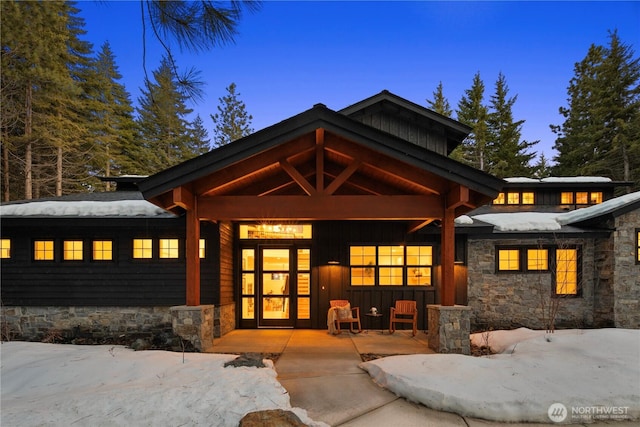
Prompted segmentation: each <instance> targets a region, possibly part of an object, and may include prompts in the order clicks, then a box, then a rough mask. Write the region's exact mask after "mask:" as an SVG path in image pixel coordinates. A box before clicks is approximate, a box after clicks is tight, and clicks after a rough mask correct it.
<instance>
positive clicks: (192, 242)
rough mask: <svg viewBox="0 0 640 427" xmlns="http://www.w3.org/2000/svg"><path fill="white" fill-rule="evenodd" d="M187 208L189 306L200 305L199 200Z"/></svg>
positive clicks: (192, 201) (186, 245)
mask: <svg viewBox="0 0 640 427" xmlns="http://www.w3.org/2000/svg"><path fill="white" fill-rule="evenodd" d="M188 205H189V206H191V208H190V209H188V210H187V214H186V222H187V224H186V225H187V232H186V243H185V252H186V253H185V256H186V258H187V259H186V261H187V262H186V282H187V283H186V303H187V305H188V306H196V305H200V218H199V217H198V209H197V208H198V200H197V199H196V198H193V199H192V200H191V201H190V203H188Z"/></svg>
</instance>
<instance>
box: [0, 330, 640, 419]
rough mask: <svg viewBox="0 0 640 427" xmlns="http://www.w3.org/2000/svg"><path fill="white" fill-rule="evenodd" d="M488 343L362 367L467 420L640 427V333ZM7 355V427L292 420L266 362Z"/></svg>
mask: <svg viewBox="0 0 640 427" xmlns="http://www.w3.org/2000/svg"><path fill="white" fill-rule="evenodd" d="M472 338H473V339H474V340H475V341H476V342H477V343H479V344H482V342H483V337H482V335H474V336H473V337H472ZM489 344H490V345H491V346H492V347H493V348H494V349H495V350H497V351H499V352H500V353H499V354H495V355H492V356H487V357H470V356H461V355H440V354H436V355H410V356H393V357H387V358H384V359H378V360H375V361H371V362H365V363H362V364H361V367H362V368H363V369H365V370H366V371H368V372H369V374H370V375H371V376H372V378H373V379H374V380H375V381H376V382H378V383H379V384H380V385H382V386H384V387H386V388H388V389H390V390H391V391H393V392H395V393H396V394H398V395H400V396H404V397H406V398H407V399H409V400H411V401H414V402H420V403H423V404H424V405H426V406H428V407H431V408H435V409H442V410H445V411H449V412H456V413H459V414H461V415H464V416H472V417H479V418H485V419H490V420H500V421H537V422H545V423H548V422H549V418H548V417H547V411H548V409H549V407H550V406H551V405H552V404H555V403H560V404H563V405H564V407H565V408H566V410H567V411H568V415H567V418H566V420H565V421H572V422H584V421H588V419H587V416H592V415H593V413H594V412H597V411H599V412H598V413H600V415H601V418H602V417H604V418H606V419H613V418H614V417H618V418H623V417H626V418H636V419H637V418H640V331H638V330H625V329H601V330H568V331H557V332H556V333H555V334H553V335H546V334H545V333H544V332H543V331H532V330H529V329H518V330H515V331H494V332H492V333H491V334H490V335H489ZM0 350H1V352H2V354H1V360H2V366H1V371H0V373H1V377H0V379H1V391H2V401H1V403H2V408H1V410H2V418H1V424H2V426H3V427H13V426H20V427H26V426H60V425H73V426H92V427H93V426H125V425H126V426H133V425H135V426H178V425H207V426H234V425H237V424H238V422H239V421H240V419H241V418H242V417H243V416H244V414H246V413H248V412H251V411H255V410H261V409H275V408H281V409H291V406H290V402H289V395H288V393H287V392H286V390H285V389H284V388H283V387H282V386H281V385H280V383H279V382H278V381H277V374H276V372H275V370H274V369H273V365H272V364H271V363H270V362H269V361H267V364H268V367H267V368H260V369H258V368H231V367H230V368H224V367H223V365H224V363H225V362H227V361H229V360H231V359H233V358H234V356H230V355H217V354H197V353H187V354H185V355H184V361H183V355H182V354H181V353H171V352H165V351H140V352H135V351H132V350H130V349H127V348H124V347H119V346H115V347H114V346H74V345H60V344H40V343H25V342H7V343H3V344H2V345H1V346H0ZM553 408H557V405H556V406H554V407H553ZM292 410H293V411H294V412H295V413H296V414H298V416H299V417H300V418H301V419H302V420H303V422H305V423H308V424H310V425H316V426H320V425H324V424H323V423H315V422H313V421H312V420H310V419H309V418H308V417H307V414H306V411H304V410H303V409H300V408H293V409H292ZM572 411H573V412H576V413H575V414H574V415H572ZM587 411H588V412H589V414H587V413H586V412H587ZM603 411H606V412H607V413H606V414H604V415H603ZM614 412H615V414H614ZM556 414H557V412H556ZM577 416H580V417H581V418H580V419H576V418H575V417H577ZM572 417H573V418H572Z"/></svg>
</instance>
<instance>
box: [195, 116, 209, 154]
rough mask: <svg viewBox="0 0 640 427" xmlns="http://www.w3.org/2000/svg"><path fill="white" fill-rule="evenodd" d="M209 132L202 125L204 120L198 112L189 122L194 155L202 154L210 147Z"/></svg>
mask: <svg viewBox="0 0 640 427" xmlns="http://www.w3.org/2000/svg"><path fill="white" fill-rule="evenodd" d="M210 142H211V140H210V139H209V133H208V132H207V130H206V129H205V127H204V122H203V121H202V118H201V117H200V115H199V114H198V115H197V116H196V118H195V119H194V120H193V122H192V123H191V149H190V151H191V152H193V153H195V154H196V155H200V154H204V153H206V152H208V151H209V150H210V149H211V146H210Z"/></svg>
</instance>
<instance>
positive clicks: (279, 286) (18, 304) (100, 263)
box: [0, 91, 640, 352]
mask: <svg viewBox="0 0 640 427" xmlns="http://www.w3.org/2000/svg"><path fill="white" fill-rule="evenodd" d="M469 131H470V129H469V128H468V127H466V126H465V125H462V124H460V123H458V122H456V121H454V120H452V119H449V118H447V117H444V116H441V115H439V114H437V113H435V112H433V111H430V110H428V109H425V108H423V107H421V106H419V105H417V104H414V103H412V102H410V101H407V100H405V99H403V98H400V97H398V96H396V95H394V94H391V93H389V92H387V91H383V92H381V93H379V94H377V95H374V96H372V97H370V98H367V99H365V100H363V101H361V102H358V103H356V104H354V105H352V106H350V107H347V108H345V109H343V110H340V111H333V110H331V109H329V108H327V107H326V106H324V105H322V104H317V105H315V106H313V107H312V108H311V109H309V110H307V111H305V112H302V113H300V114H298V115H296V116H294V117H291V118H289V119H287V120H284V121H282V122H280V123H277V124H275V125H273V126H271V127H268V128H266V129H263V130H261V131H258V132H256V133H254V134H252V135H250V136H247V137H245V138H243V139H241V140H238V141H235V142H233V143H231V144H229V145H227V146H223V147H220V148H218V149H216V150H213V151H211V152H209V153H207V154H204V155H202V156H199V157H197V158H195V159H192V160H189V161H186V162H184V163H182V164H180V165H177V166H174V167H172V168H169V169H167V170H165V171H162V172H160V173H158V174H156V175H153V176H151V177H148V178H141V177H123V178H117V179H114V178H111V179H112V180H116V181H119V182H118V183H117V185H118V189H119V190H121V191H115V192H111V193H100V194H91V193H89V194H81V195H73V196H65V197H62V198H56V199H55V200H37V201H31V202H15V203H8V204H3V205H2V207H1V208H0V209H1V210H0V214H1V215H2V224H1V226H2V241H1V244H2V246H1V248H0V249H1V254H2V281H3V283H2V304H3V306H2V313H3V328H4V329H5V331H9V330H10V331H12V332H11V333H14V334H19V335H22V336H25V337H35V336H38V335H42V334H43V333H45V332H46V331H47V330H48V329H52V328H56V329H60V330H83V331H89V332H90V333H92V334H98V335H99V334H116V333H118V334H126V333H132V332H134V331H153V332H157V331H166V330H173V331H176V333H178V334H179V335H181V336H183V337H184V336H187V338H188V339H190V340H191V341H192V342H195V343H196V347H199V348H201V349H203V350H206V348H207V345H208V344H207V343H209V342H212V340H213V336H220V335H224V334H225V333H227V332H229V331H230V330H233V329H236V328H263V327H292V328H326V319H327V317H326V315H327V308H328V307H329V301H330V300H332V299H348V300H349V301H351V303H352V305H354V306H359V307H361V309H362V310H363V311H367V310H368V309H369V308H370V307H374V306H375V307H377V308H378V309H380V310H381V312H383V313H388V310H389V308H390V307H391V306H392V305H393V303H394V301H395V300H398V299H411V300H415V301H417V303H418V307H419V320H418V327H419V328H420V329H427V328H428V329H429V334H430V335H429V338H430V345H431V343H432V342H433V343H434V345H435V347H434V348H436V349H438V350H439V351H452V352H454V351H455V352H467V351H468V348H467V349H465V348H460V342H464V341H468V340H465V339H464V336H465V334H468V332H469V330H470V328H471V325H474V326H476V327H481V326H483V325H488V326H492V327H498V326H500V325H507V326H519V325H530V326H534V325H540V321H539V318H540V315H541V313H540V312H538V311H536V310H537V306H538V305H539V302H537V301H536V300H535V298H534V297H533V296H530V295H528V292H530V291H528V290H524V291H523V290H521V289H519V288H520V287H522V286H527V285H529V281H530V279H531V277H533V274H531V272H530V271H529V270H528V267H527V266H528V264H523V263H524V262H525V260H528V258H527V257H528V256H529V252H526V251H528V250H529V249H533V248H540V251H539V252H538V253H537V254H538V258H536V259H538V261H536V262H539V263H540V266H541V265H542V263H543V261H542V258H543V257H544V254H546V256H547V269H546V270H544V269H542V267H539V268H538V269H537V270H536V277H537V278H539V279H540V281H541V282H543V285H542V286H547V294H548V295H551V292H552V291H553V290H554V289H558V288H557V287H556V288H553V286H556V285H555V284H556V283H557V277H558V274H557V273H556V270H555V267H554V266H556V265H557V264H558V260H559V259H560V258H557V259H556V258H553V259H552V258H551V257H552V256H559V255H558V254H559V253H560V254H563V253H564V254H575V255H576V256H577V257H578V258H577V259H576V261H575V262H574V264H575V265H576V267H575V270H576V272H575V275H576V277H577V278H578V279H577V283H578V284H576V285H575V286H574V287H575V292H574V291H573V289H572V292H574V294H575V295H573V300H572V301H573V302H571V303H568V304H567V307H568V308H567V310H568V311H570V312H571V314H566V315H565V314H560V315H559V316H558V321H559V322H561V323H562V324H565V323H571V322H573V321H575V320H576V319H578V318H579V319H580V321H581V322H583V323H582V324H583V325H585V326H599V325H616V326H625V327H638V326H639V325H638V323H637V317H634V316H637V314H636V313H637V312H638V310H637V305H638V293H639V291H638V282H637V280H638V279H637V276H638V274H637V273H638V269H639V268H640V267H639V265H638V259H639V258H638V257H639V254H638V250H639V247H637V244H638V243H639V242H640V240H638V229H640V221H638V216H637V210H638V207H639V206H638V200H637V199H634V198H631V200H629V201H627V203H624V204H622V205H618V204H616V205H615V207H613V208H611V209H605V210H598V211H592V213H591V214H590V215H587V216H586V217H585V216H580V215H578V216H576V217H574V218H569V219H567V218H564V219H562V218H560V217H561V216H562V215H570V213H566V214H565V213H562V211H563V210H565V209H566V210H571V209H575V208H578V207H582V206H585V208H584V209H580V211H587V210H588V209H591V208H588V207H586V206H587V205H588V204H590V203H592V202H593V203H597V205H600V206H605V207H606V206H608V205H607V204H608V203H609V202H611V201H613V200H616V198H613V194H614V190H615V188H616V187H617V186H619V185H622V183H612V182H609V181H607V182H604V181H602V182H597V183H596V184H597V185H595V186H594V183H593V182H587V183H579V182H561V181H556V182H555V183H552V182H537V181H536V182H523V181H524V180H515V181H508V182H505V181H503V180H501V179H497V178H495V177H493V176H490V175H488V174H486V173H484V172H481V171H478V170H476V169H474V168H471V167H468V166H465V165H463V164H460V163H458V162H456V161H454V160H452V159H450V158H449V157H447V156H448V155H449V154H450V153H451V151H452V150H453V149H454V148H455V147H456V146H457V145H458V144H460V143H461V141H462V140H463V139H464V138H465V137H466V135H467V134H468V132H469ZM134 188H135V189H136V190H135V191H132V190H133V189H134ZM587 188H588V189H589V190H587ZM569 191H571V192H573V197H574V199H573V201H568V200H564V199H563V200H562V201H561V202H560V203H558V201H556V200H555V199H554V198H557V197H561V196H562V193H563V192H569ZM585 191H586V192H587V193H588V196H587V197H588V202H589V203H585V204H583V203H582V200H583V199H582V196H583V194H582V193H583V192H585ZM531 192H533V193H534V195H533V204H532V203H530V202H529V201H530V197H531V196H530V194H529V193H531ZM598 192H601V194H600V196H598V195H597V193H598ZM512 193H514V194H515V193H518V197H519V199H518V200H519V201H518V203H515V200H516V199H515V197H516V196H515V195H514V194H512ZM592 193H593V194H592ZM593 197H596V199H593ZM597 197H600V199H597ZM501 200H503V202H501ZM558 200H559V199H558ZM600 202H602V203H600ZM533 207H535V208H540V209H543V210H545V211H546V214H547V215H551V216H552V219H550V220H549V221H555V225H554V227H557V228H558V229H554V230H544V232H542V233H540V230H538V229H532V228H530V229H528V230H526V231H523V230H520V229H517V230H505V229H503V228H502V226H501V222H502V221H501V220H497V221H493V220H492V219H491V216H490V215H509V214H516V212H515V211H517V210H523V211H527V210H533ZM510 211H514V212H510ZM576 212H578V211H576ZM465 215H466V216H465ZM488 215H489V216H488ZM456 218H457V219H456ZM492 221H493V222H492ZM564 221H567V222H564ZM622 223H624V227H623V226H622ZM496 224H497V225H496ZM622 229H624V230H626V231H625V232H624V233H621V231H622ZM629 230H631V231H629ZM625 233H626V234H625ZM629 233H630V234H629ZM629 245H631V246H633V251H632V252H631V253H630V255H629V254H627V255H629V256H630V257H631V261H632V262H631V264H632V265H630V266H629V265H628V261H624V262H623V261H622V258H620V257H619V256H618V253H616V254H615V256H614V253H613V252H611V250H613V251H618V248H619V251H620V256H622V255H623V254H626V252H624V251H625V250H626V249H625V248H626V247H627V246H629ZM565 247H566V248H567V250H570V249H575V252H566V253H565V252H562V251H563V250H564V249H565ZM544 250H546V252H543V251H544ZM509 251H511V252H509ZM607 251H609V252H607ZM516 252H517V253H518V254H520V255H518V256H519V257H520V258H518V259H517V260H515V258H514V257H516V255H515V254H516ZM496 257H498V258H496ZM502 257H506V259H507V261H506V262H507V263H508V265H517V266H518V269H508V270H505V271H503V267H502V264H501V262H502V261H501V259H502ZM627 258H628V257H627ZM496 259H500V260H498V261H496ZM625 259H626V258H625ZM596 262H597V263H600V264H603V265H604V264H606V266H608V267H610V268H609V269H608V270H606V269H604V268H602V269H601V270H599V271H598V273H599V275H598V276H597V277H596V274H595V270H594V268H592V267H593V266H594V263H596ZM509 263H510V264H509ZM565 264H567V265H569V264H571V263H569V262H566V263H565ZM574 264H571V266H573V265H574ZM600 264H598V265H600ZM514 268H515V267H514ZM567 268H568V267H567ZM565 270H566V269H565ZM565 270H562V273H561V274H564V275H565V276H566V277H568V276H569V275H570V273H569V272H568V271H565ZM621 275H623V276H621ZM624 275H626V276H624ZM552 277H554V279H553V280H552ZM619 277H625V279H621V280H618V278H619ZM627 278H628V279H629V280H630V281H629V280H627ZM596 279H597V280H598V285H597V286H595V285H594V284H593V283H594V282H595V281H596ZM563 280H564V279H563ZM607 280H608V282H606V281H607ZM603 281H605V282H606V283H607V285H602V284H601V283H602V282H603ZM564 282H567V280H564ZM564 282H563V283H564ZM574 282H575V280H574ZM587 282H589V283H587ZM467 283H468V286H467ZM496 284H500V287H495V285H496ZM605 288H606V289H605ZM531 292H532V291H531ZM543 293H544V292H543ZM514 294H517V295H520V294H523V295H524V294H526V295H524V296H523V297H522V298H521V300H520V301H519V302H520V303H521V304H520V305H518V304H516V300H515V299H514V297H513V295H514ZM619 296H620V297H619ZM567 300H569V299H568V298H567ZM524 303H526V304H534V303H536V305H535V306H526V307H525V306H524V305H522V304H524ZM427 307H428V308H427ZM634 307H635V312H633V310H634ZM527 310H531V311H530V312H528V311H527ZM427 312H428V315H427ZM586 312H588V313H587V314H585V313H586ZM618 312H619V313H618ZM589 313H590V314H589ZM387 319H388V317H387ZM427 319H428V320H427ZM634 322H636V323H635V326H633V325H634ZM451 325H462V327H461V328H454V327H453V326H451ZM440 326H442V328H440ZM443 328H444V329H443ZM447 328H451V330H449V329H447ZM438 331H442V333H441V334H439V333H438ZM7 333H8V332H7ZM441 338H442V339H444V341H443V342H439V340H440V339H441ZM447 340H448V341H447ZM463 346H464V344H463ZM467 347H468V344H467Z"/></svg>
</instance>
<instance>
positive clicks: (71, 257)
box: [62, 240, 82, 261]
mask: <svg viewBox="0 0 640 427" xmlns="http://www.w3.org/2000/svg"><path fill="white" fill-rule="evenodd" d="M62 259H64V260H65V261H82V240H65V241H64V243H63V245H62Z"/></svg>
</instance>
